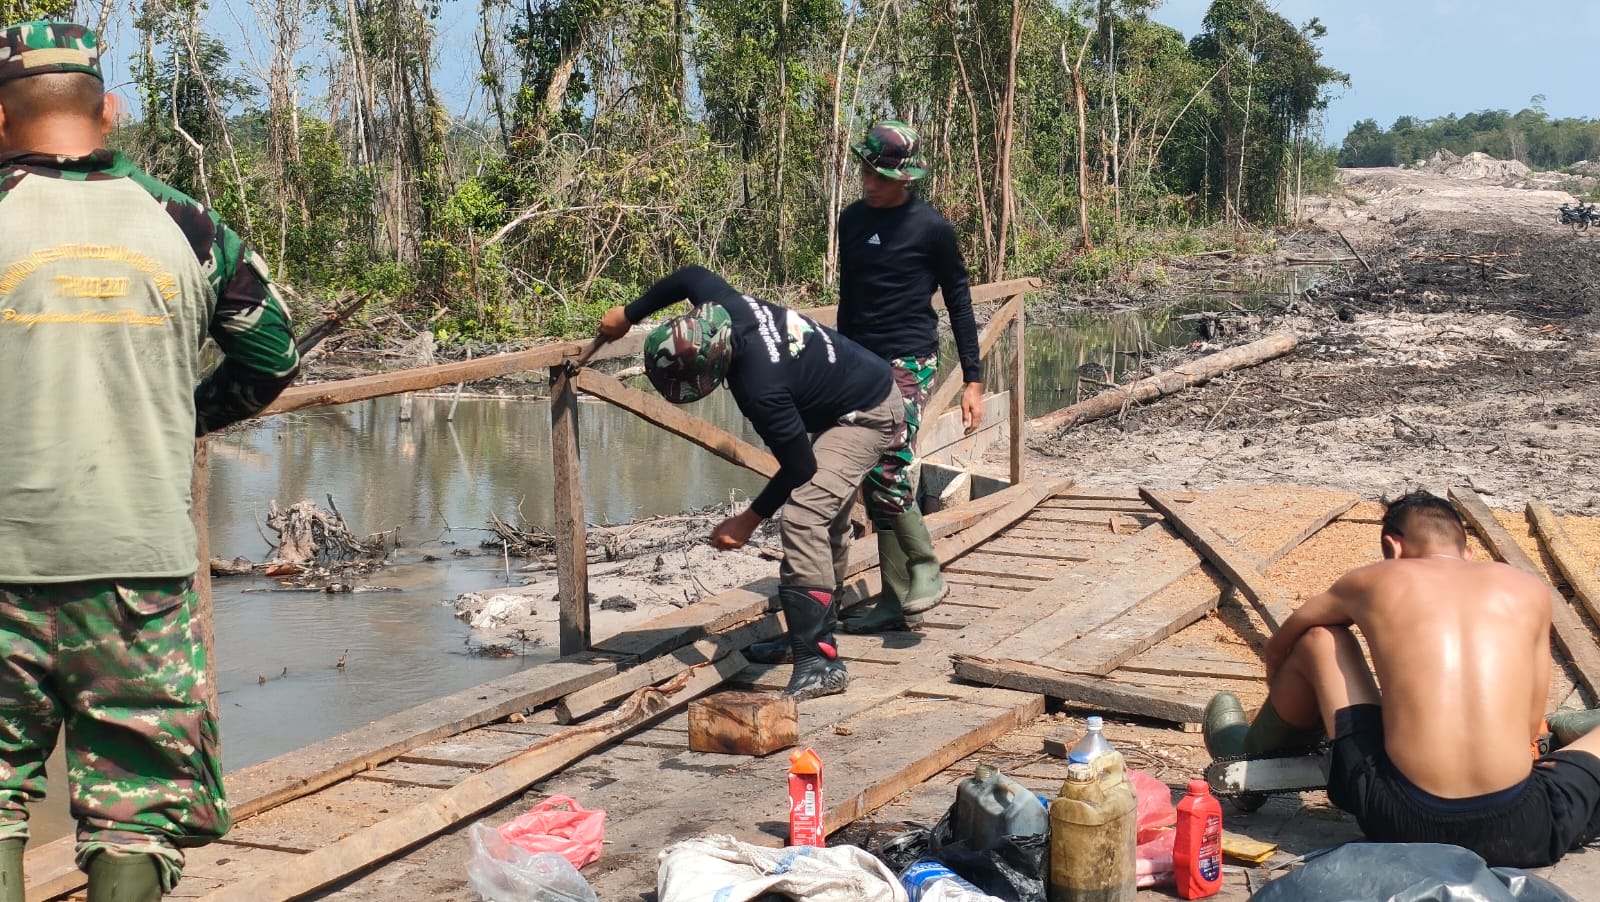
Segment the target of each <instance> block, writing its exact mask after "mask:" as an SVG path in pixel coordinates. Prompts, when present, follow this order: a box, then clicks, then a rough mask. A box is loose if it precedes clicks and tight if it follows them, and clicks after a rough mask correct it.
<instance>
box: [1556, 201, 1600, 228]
mask: <svg viewBox="0 0 1600 902" xmlns="http://www.w3.org/2000/svg"><path fill="white" fill-rule="evenodd" d="M1595 222H1600V211H1596V210H1595V205H1594V204H1585V203H1577V204H1571V203H1567V204H1562V205H1561V217H1560V223H1561V224H1562V225H1569V226H1572V230H1573V231H1575V232H1581V231H1583V230H1584V229H1587V228H1588V227H1589V226H1590V225H1591V224H1593V223H1595Z"/></svg>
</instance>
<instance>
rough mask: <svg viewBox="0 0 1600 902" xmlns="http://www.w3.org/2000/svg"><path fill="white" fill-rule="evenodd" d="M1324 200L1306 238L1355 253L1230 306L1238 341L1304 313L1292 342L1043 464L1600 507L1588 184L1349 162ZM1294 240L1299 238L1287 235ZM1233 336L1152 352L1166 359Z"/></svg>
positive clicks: (1047, 441) (1063, 437)
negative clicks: (1585, 204) (1276, 294)
mask: <svg viewBox="0 0 1600 902" xmlns="http://www.w3.org/2000/svg"><path fill="white" fill-rule="evenodd" d="M1342 179H1343V183H1344V186H1345V191H1344V193H1343V194H1342V195H1341V196H1338V197H1330V198H1316V199H1312V200H1310V201H1309V202H1308V203H1307V204H1306V206H1305V209H1306V210H1307V212H1308V221H1307V222H1306V223H1305V224H1304V225H1303V226H1302V227H1301V229H1300V230H1298V231H1297V233H1296V234H1295V235H1293V236H1292V238H1293V245H1294V247H1295V251H1296V253H1297V254H1298V255H1302V256H1304V255H1306V254H1307V253H1308V252H1309V253H1311V254H1315V253H1317V252H1318V251H1317V248H1318V247H1320V248H1321V251H1320V252H1321V253H1323V254H1326V255H1330V256H1331V255H1336V254H1344V255H1348V251H1346V250H1345V249H1344V245H1343V243H1342V242H1341V241H1340V239H1339V237H1338V235H1337V234H1336V232H1338V231H1342V232H1343V233H1344V235H1345V236H1346V237H1348V238H1349V239H1350V241H1351V242H1352V243H1353V244H1354V246H1355V247H1356V249H1357V250H1359V251H1360V253H1361V256H1362V258H1364V260H1365V261H1366V264H1368V265H1369V266H1370V270H1369V269H1368V268H1367V267H1365V266H1363V265H1362V264H1360V263H1350V264H1348V265H1347V266H1345V267H1343V268H1340V269H1336V270H1335V271H1334V272H1333V273H1332V274H1331V275H1330V277H1329V278H1328V279H1327V280H1326V281H1325V282H1323V283H1322V284H1320V285H1318V286H1316V287H1315V288H1313V289H1312V290H1310V291H1308V292H1306V293H1305V294H1303V295H1300V296H1297V297H1294V298H1293V299H1291V300H1288V301H1285V302H1281V303H1279V304H1277V305H1276V306H1275V307H1273V308H1272V309H1267V310H1262V311H1259V312H1256V313H1249V314H1246V313H1239V314H1229V315H1225V317H1224V320H1225V322H1224V324H1225V325H1226V326H1228V329H1227V330H1226V331H1228V332H1231V333H1232V334H1230V335H1229V337H1228V338H1227V339H1226V340H1225V343H1227V344H1233V343H1240V342H1244V341H1248V340H1251V339H1253V338H1255V337H1259V335H1260V334H1262V333H1265V332H1270V331H1276V330H1281V329H1289V330H1292V331H1294V332H1295V333H1296V334H1297V335H1299V336H1300V346H1299V348H1298V349H1297V350H1296V352H1295V353H1294V354H1292V355H1290V356H1288V357H1285V358H1281V359H1279V360H1277V361H1273V362H1270V363H1268V364H1264V365H1261V366H1257V367H1254V368H1250V369H1245V370H1240V371H1237V372H1234V373H1232V374H1229V375H1227V376H1225V377H1222V378H1219V379H1217V380H1214V381H1213V382H1211V383H1209V384H1207V385H1205V386H1202V387H1198V388H1193V389H1190V390H1188V391H1186V392H1182V393H1180V394H1178V395H1174V396H1172V397H1169V398H1166V399H1163V400H1160V401H1157V402H1154V403H1152V404H1150V405H1148V406H1144V407H1136V408H1132V409H1130V410H1128V411H1127V412H1126V415H1125V416H1123V417H1121V418H1120V419H1118V418H1113V419H1107V420H1102V421H1099V422H1095V423H1090V424H1085V425H1083V426H1079V427H1077V428H1074V429H1069V430H1066V431H1063V432H1057V433H1054V434H1043V435H1035V436H1032V437H1031V439H1030V445H1031V450H1032V452H1033V465H1034V470H1035V472H1041V473H1048V474H1057V473H1059V474H1069V475H1070V474H1082V476H1083V477H1084V479H1085V480H1086V481H1091V480H1092V481H1094V482H1097V483H1101V484H1128V485H1133V484H1153V485H1166V486H1173V485H1183V486H1194V487H1197V488H1206V487H1212V486H1216V485H1220V484H1225V483H1239V482H1245V483H1266V482H1293V483H1300V484H1305V485H1316V486H1325V487H1329V488H1339V489H1347V490H1351V491H1355V492H1359V493H1361V494H1362V495H1364V496H1366V497H1369V498H1375V497H1379V496H1382V495H1386V494H1397V493H1401V492H1404V491H1406V490H1408V489H1410V488H1412V487H1415V486H1419V485H1420V486H1423V487H1427V488H1431V489H1435V490H1440V491H1442V490H1443V489H1445V488H1447V487H1449V486H1450V485H1470V486H1473V487H1475V488H1476V489H1477V490H1478V491H1479V492H1481V493H1483V494H1484V495H1485V496H1486V497H1487V499H1488V500H1489V502H1490V503H1491V504H1493V505H1495V506H1497V507H1503V508H1504V507H1514V506H1515V507H1520V505H1521V504H1522V503H1523V502H1525V501H1527V500H1529V499H1533V498H1538V499H1542V500H1544V501H1547V502H1549V503H1550V504H1551V505H1552V506H1553V507H1555V508H1557V509H1558V510H1564V511H1574V512H1593V509H1594V508H1596V507H1600V467H1597V464H1596V458H1595V455H1594V454H1593V453H1591V449H1592V448H1593V447H1595V446H1596V444H1597V442H1600V415H1597V412H1596V405H1595V401H1596V399H1597V397H1600V387H1597V380H1596V378H1595V377H1596V374H1597V372H1600V344H1597V342H1596V339H1595V337H1594V327H1595V325H1596V322H1597V313H1596V311H1597V309H1600V307H1597V293H1596V287H1595V283H1596V277H1597V276H1600V262H1597V261H1600V257H1597V252H1600V244H1597V243H1596V240H1595V239H1594V237H1593V236H1592V235H1590V234H1582V235H1579V234H1574V233H1572V232H1571V231H1569V230H1567V229H1565V228H1563V227H1560V226H1558V225H1557V224H1556V222H1555V219H1556V213H1555V208H1556V206H1557V205H1559V204H1560V203H1561V202H1562V201H1565V200H1570V199H1571V196H1570V195H1567V194H1565V193H1562V192H1556V191H1543V190H1520V189H1515V188H1506V187H1502V186H1501V185H1500V184H1498V183H1495V182H1490V181H1484V180H1477V181H1474V180H1463V179H1452V178H1449V177H1447V176H1443V175H1439V174H1436V173H1429V172H1419V171H1415V170H1399V169H1381V170H1374V169H1368V170H1349V171H1345V172H1344V173H1342ZM1287 245H1288V242H1286V246H1287ZM1217 346H1218V345H1209V344H1205V343H1202V342H1198V341H1197V342H1196V343H1195V344H1194V345H1193V346H1191V347H1190V348H1186V349H1182V350H1179V351H1175V352H1171V353H1169V354H1167V355H1164V356H1163V357H1162V358H1158V359H1156V360H1153V361H1151V363H1150V366H1149V369H1150V370H1151V371H1154V370H1156V369H1162V368H1166V367H1169V366H1172V365H1175V364H1177V363H1180V362H1182V361H1184V360H1187V359H1192V358H1193V357H1195V356H1198V355H1199V354H1201V353H1206V352H1209V351H1211V350H1214V349H1215V348H1216V347H1217Z"/></svg>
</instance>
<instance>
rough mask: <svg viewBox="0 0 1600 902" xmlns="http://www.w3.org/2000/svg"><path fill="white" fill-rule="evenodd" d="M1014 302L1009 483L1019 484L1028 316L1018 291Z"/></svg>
mask: <svg viewBox="0 0 1600 902" xmlns="http://www.w3.org/2000/svg"><path fill="white" fill-rule="evenodd" d="M1014 302H1015V303H1016V304H1017V316H1016V319H1014V320H1013V321H1012V324H1011V345H1012V348H1011V484H1012V485H1021V484H1022V451H1023V448H1024V447H1025V445H1024V444H1023V442H1024V440H1025V439H1026V438H1027V432H1028V408H1027V404H1026V400H1027V386H1028V368H1027V360H1028V356H1027V344H1026V343H1025V342H1026V339H1025V336H1024V334H1023V333H1024V329H1025V327H1026V326H1027V322H1028V318H1027V316H1026V315H1025V313H1024V310H1023V307H1022V302H1023V298H1022V296H1021V295H1018V296H1017V297H1016V298H1015V301H1014Z"/></svg>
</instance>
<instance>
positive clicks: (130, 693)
mask: <svg viewBox="0 0 1600 902" xmlns="http://www.w3.org/2000/svg"><path fill="white" fill-rule="evenodd" d="M197 602H198V598H197V596H196V595H195V593H194V590H193V588H192V586H191V584H190V580H189V579H187V578H183V579H141V580H117V581H112V580H94V581H89V582H76V583H55V584H38V585H27V586H19V585H0V650H3V652H4V665H3V669H0V838H12V837H26V836H27V834H28V820H27V818H28V811H27V807H26V806H27V805H28V804H30V803H32V802H36V801H38V800H39V799H41V798H43V797H44V791H45V772H44V765H45V759H46V758H48V757H49V756H50V752H51V751H52V749H53V748H54V746H55V742H56V735H57V733H58V731H59V730H60V728H61V725H62V723H63V722H65V723H66V728H67V732H66V737H67V747H66V758H67V783H68V788H69V790H70V792H71V808H72V815H73V817H74V818H75V819H76V820H77V822H78V844H77V860H78V866H79V867H80V868H84V869H86V870H87V868H88V863H89V859H90V858H91V857H93V856H94V855H95V854H97V853H99V852H102V851H105V850H107V849H111V848H115V849H116V850H117V851H118V852H122V853H144V854H150V855H154V856H156V858H157V861H158V862H159V863H160V866H161V872H162V874H161V877H162V884H163V886H165V887H166V888H167V889H168V890H169V891H170V890H171V888H172V886H173V885H174V884H176V883H177V880H178V876H179V875H180V873H181V872H182V867H183V853H182V852H181V851H180V849H182V848H184V847H191V846H199V845H204V844H205V843H208V842H210V841H212V840H214V839H217V838H219V837H221V836H222V835H223V834H224V833H226V832H227V830H228V827H229V825H230V820H229V816H228V811H227V805H226V801H225V799H224V797H223V789H222V767H221V763H220V762H219V761H218V755H217V752H218V745H217V725H216V720H215V719H214V717H213V716H212V714H211V712H210V710H209V709H208V708H207V707H206V703H205V699H206V695H207V688H208V687H207V685H206V656H205V646H204V644H203V642H202V639H201V636H200V623H199V622H198V620H197V619H195V618H194V617H193V613H194V609H195V607H196V605H197Z"/></svg>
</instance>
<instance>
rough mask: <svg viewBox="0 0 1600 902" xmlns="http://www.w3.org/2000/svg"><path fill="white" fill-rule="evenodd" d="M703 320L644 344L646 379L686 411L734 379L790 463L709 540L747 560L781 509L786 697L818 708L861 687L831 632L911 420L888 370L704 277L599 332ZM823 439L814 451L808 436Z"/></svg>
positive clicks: (687, 273)
mask: <svg viewBox="0 0 1600 902" xmlns="http://www.w3.org/2000/svg"><path fill="white" fill-rule="evenodd" d="M682 300H688V301H689V302H690V303H691V304H693V306H694V309H693V310H692V311H690V312H689V313H687V314H684V315H683V316H679V317H676V318H674V319H672V320H669V321H668V322H666V323H663V324H662V325H660V326H658V327H656V329H655V330H654V331H652V332H651V333H650V335H649V336H648V337H647V338H646V339H645V350H644V362H645V373H646V374H647V375H648V376H649V377H650V381H651V383H652V384H654V385H655V387H656V389H657V390H658V391H660V392H661V396H662V397H664V398H666V399H667V400H668V401H671V402H673V403H675V404H686V403H689V402H691V401H696V400H699V399H700V398H703V397H705V396H706V395H707V394H709V393H710V392H712V391H714V390H715V389H716V387H717V386H718V385H719V384H720V383H721V382H722V381H723V380H724V379H726V381H727V383H728V389H729V390H730V391H732V392H733V397H734V399H735V400H736V401H738V403H739V410H740V411H741V412H742V413H743V414H744V415H745V416H746V417H748V418H749V419H750V423H751V425H752V426H754V427H755V430H756V432H757V434H759V435H760V436H761V438H762V440H763V441H765V442H766V443H767V447H769V448H771V449H772V453H773V455H774V456H775V457H777V459H778V472H777V473H776V474H775V475H773V477H772V479H771V480H769V481H768V482H767V485H766V488H764V489H762V490H761V493H760V494H759V495H757V496H756V498H755V500H754V501H752V502H751V503H750V506H749V507H747V508H746V509H745V510H744V511H742V512H740V513H738V514H735V515H734V516H732V517H729V518H728V519H727V520H724V521H723V522H722V523H721V524H719V525H718V526H717V528H716V529H715V530H713V531H712V533H711V544H712V545H715V546H716V547H718V548H722V549H733V548H739V547H741V546H742V545H744V544H745V542H747V541H749V539H750V535H751V533H753V532H755V529H756V527H757V526H759V525H761V521H762V520H765V519H766V518H768V517H770V516H772V515H773V514H775V513H777V512H778V510H779V509H780V508H781V509H782V511H783V521H782V528H781V532H780V535H781V540H782V544H783V562H782V564H781V565H780V567H779V572H778V575H779V580H778V581H779V588H778V598H779V601H780V603H781V604H782V606H783V613H784V619H785V620H787V621H788V626H789V636H788V643H787V644H788V649H787V650H788V653H789V656H792V657H793V659H794V674H793V676H791V677H790V679H789V685H788V686H787V687H786V688H785V689H784V693H785V694H787V695H793V696H796V697H798V698H802V699H804V698H815V697H817V696H821V695H832V694H834V693H838V692H843V691H844V689H845V687H846V686H847V685H848V684H849V682H850V675H849V673H847V672H846V670H845V666H844V662H843V661H841V660H840V659H839V649H838V643H837V641H836V640H835V638H834V635H833V631H834V628H835V626H836V625H837V624H838V619H839V618H838V609H839V600H840V598H839V596H840V591H841V588H842V585H843V583H844V577H845V562H846V553H847V552H848V550H849V541H850V503H851V501H852V500H853V499H854V498H855V493H856V490H857V489H858V488H859V487H860V486H861V482H862V479H863V478H864V477H865V476H866V475H867V471H868V470H870V469H872V468H873V467H874V466H876V465H877V463H878V461H879V460H880V459H881V458H882V457H883V456H884V455H885V454H888V453H892V452H895V451H898V450H901V446H903V444H904V442H905V441H906V439H905V435H906V411H905V404H904V403H903V402H902V401H901V398H900V392H899V390H898V389H897V388H896V387H895V384H894V377H893V376H892V375H891V372H890V368H889V365H888V364H887V363H886V362H884V361H883V360H882V359H880V358H879V357H877V356H876V355H874V354H872V353H871V352H870V351H867V350H866V349H864V348H862V347H861V346H860V345H857V344H856V343H855V342H852V341H850V340H849V339H847V338H845V337H843V336H841V335H839V334H838V333H836V332H834V331H833V330H832V329H828V328H826V327H823V326H819V325H817V324H816V323H814V322H812V321H811V320H809V319H807V318H805V317H804V316H801V315H800V314H798V313H796V312H795V311H793V310H788V309H786V308H783V307H778V306H776V305H773V304H768V303H766V302H764V301H759V300H756V299H755V298H752V297H750V296H749V295H745V294H740V293H739V292H738V291H736V290H734V288H733V287H732V286H730V285H729V284H728V283H727V282H725V281H723V280H722V279H721V278H720V277H718V276H717V275H716V274H714V273H712V272H710V271H709V270H706V269H705V268H703V267H699V266H690V267H686V268H684V269H681V270H679V271H677V272H675V273H673V274H672V275H670V276H667V277H666V278H664V279H662V280H661V281H659V282H657V283H655V284H654V285H652V286H651V287H650V288H649V289H647V290H646V291H645V293H644V294H643V295H640V297H639V298H638V300H635V301H634V302H633V303H631V304H629V305H628V306H626V307H613V308H611V309H610V310H608V311H607V312H606V315H605V317H604V318H603V319H602V320H601V321H600V335H601V336H602V337H605V338H608V339H609V338H620V337H622V336H623V335H626V334H627V332H628V329H629V327H630V326H631V325H632V324H634V323H637V322H639V321H641V320H643V319H644V318H645V317H647V316H650V315H651V314H653V313H656V312H658V311H660V310H662V309H665V308H666V307H669V306H671V305H672V304H675V303H677V302H678V301H682ZM810 434H814V435H815V436H816V438H815V440H814V441H813V440H812V439H810V438H809V437H808V436H809V435H810Z"/></svg>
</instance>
